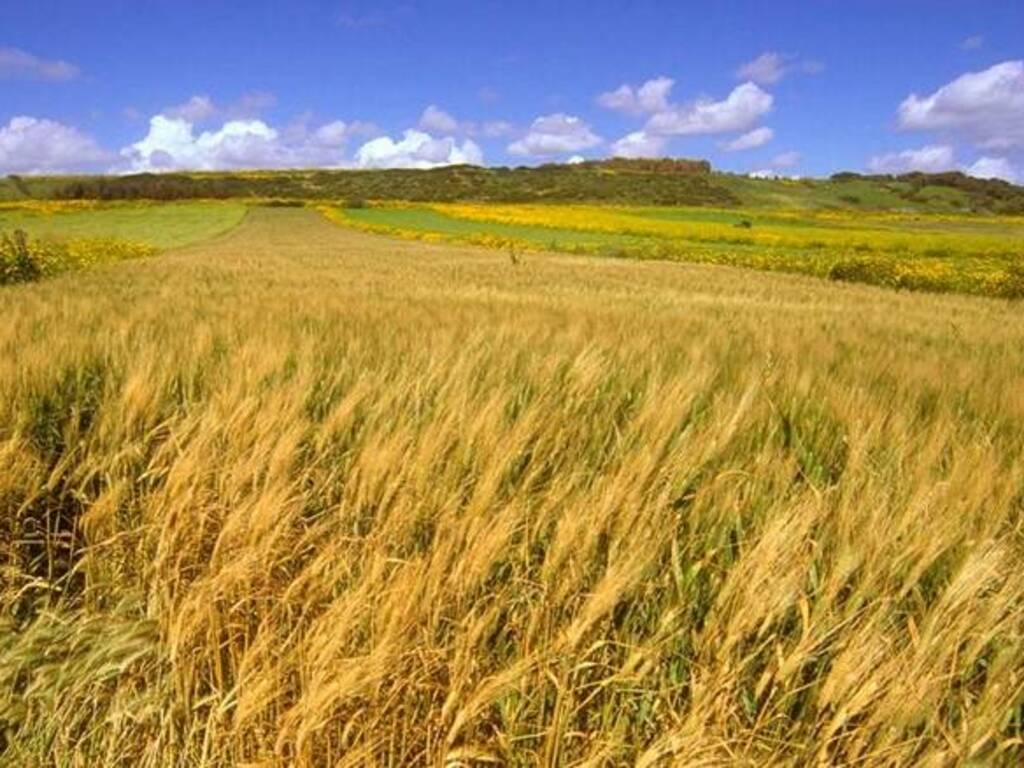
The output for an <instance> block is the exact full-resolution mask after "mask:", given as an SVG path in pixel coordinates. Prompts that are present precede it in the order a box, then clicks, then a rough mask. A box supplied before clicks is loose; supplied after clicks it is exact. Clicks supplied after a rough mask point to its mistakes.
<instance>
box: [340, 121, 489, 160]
mask: <svg viewBox="0 0 1024 768" xmlns="http://www.w3.org/2000/svg"><path fill="white" fill-rule="evenodd" d="M483 159H484V158H483V152H481V150H480V147H479V146H477V145H476V143H475V142H473V141H471V140H470V139H466V140H465V141H463V142H462V143H461V144H459V143H458V142H457V141H456V140H455V139H454V138H452V137H450V136H449V137H445V138H435V137H433V136H431V135H430V134H428V133H424V132H423V131H417V130H407V131H406V132H405V133H404V134H403V136H402V138H401V139H400V140H398V141H396V140H394V139H392V138H391V137H389V136H380V137H378V138H376V139H372V140H371V141H368V142H366V143H365V144H363V146H361V147H360V148H359V150H358V151H357V152H356V156H355V162H356V165H357V166H358V167H360V168H437V167H439V166H442V165H459V164H462V163H468V164H471V165H481V164H482V163H483Z"/></svg>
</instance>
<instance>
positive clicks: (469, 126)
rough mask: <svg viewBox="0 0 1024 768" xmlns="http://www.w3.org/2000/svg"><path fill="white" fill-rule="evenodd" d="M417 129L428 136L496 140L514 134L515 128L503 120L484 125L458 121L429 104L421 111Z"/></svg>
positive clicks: (448, 113) (434, 105)
mask: <svg viewBox="0 0 1024 768" xmlns="http://www.w3.org/2000/svg"><path fill="white" fill-rule="evenodd" d="M417 127H418V128H419V129H420V130H422V131H424V132H425V133H429V134H434V135H437V134H440V135H449V136H451V135H453V134H454V135H461V136H469V137H471V138H477V137H479V136H483V137H485V138H488V139H496V138H501V137H503V136H511V135H512V134H513V133H515V127H514V126H513V125H512V124H511V123H508V122H505V121H504V120H491V121H488V122H485V123H475V122H471V121H464V120H458V119H457V118H455V117H454V116H453V115H452V114H451V113H450V112H446V111H445V110H443V109H441V108H440V107H438V106H437V105H436V104H431V105H430V106H428V107H427V108H426V109H424V110H423V114H421V115H420V119H419V122H418V124H417Z"/></svg>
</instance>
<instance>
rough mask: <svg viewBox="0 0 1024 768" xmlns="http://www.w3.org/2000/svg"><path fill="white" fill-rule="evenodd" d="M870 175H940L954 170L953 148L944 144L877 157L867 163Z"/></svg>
mask: <svg viewBox="0 0 1024 768" xmlns="http://www.w3.org/2000/svg"><path fill="white" fill-rule="evenodd" d="M868 168H869V169H870V170H871V172H872V173H892V174H898V173H909V172H911V171H922V172H924V173H940V172H942V171H950V170H953V169H954V168H956V160H955V158H954V152H953V147H951V146H949V145H946V144H932V145H929V146H927V147H921V148H920V149H905V150H903V151H902V152H890V153H888V154H885V155H878V156H876V157H873V158H871V159H870V160H869V161H868Z"/></svg>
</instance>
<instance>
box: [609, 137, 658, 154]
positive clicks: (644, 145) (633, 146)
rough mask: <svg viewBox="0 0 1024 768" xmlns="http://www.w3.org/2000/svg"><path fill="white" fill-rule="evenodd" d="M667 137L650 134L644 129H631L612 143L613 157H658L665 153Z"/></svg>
mask: <svg viewBox="0 0 1024 768" xmlns="http://www.w3.org/2000/svg"><path fill="white" fill-rule="evenodd" d="M667 144H668V139H666V138H665V137H664V136H652V135H650V134H648V133H645V132H644V131H633V133H630V134H627V135H626V136H623V137H622V138H621V139H619V140H618V141H616V142H615V143H614V144H612V155H614V156H615V157H659V156H661V155H663V154H664V153H665V146H666V145H667Z"/></svg>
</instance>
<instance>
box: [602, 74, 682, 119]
mask: <svg viewBox="0 0 1024 768" xmlns="http://www.w3.org/2000/svg"><path fill="white" fill-rule="evenodd" d="M674 84H675V81H674V80H672V79H671V78H669V77H656V78H654V79H653V80H648V81H647V82H646V83H644V84H643V85H641V86H639V87H637V88H634V87H633V86H631V85H620V86H619V87H618V88H616V89H615V90H614V91H608V92H607V93H602V94H601V95H600V96H598V97H597V103H598V104H599V105H601V106H602V107H605V108H606V109H613V110H615V111H617V112H628V113H630V114H634V115H642V114H653V113H655V112H663V111H665V110H666V109H668V108H669V102H668V96H669V93H670V92H671V90H672V86H673V85H674Z"/></svg>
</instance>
